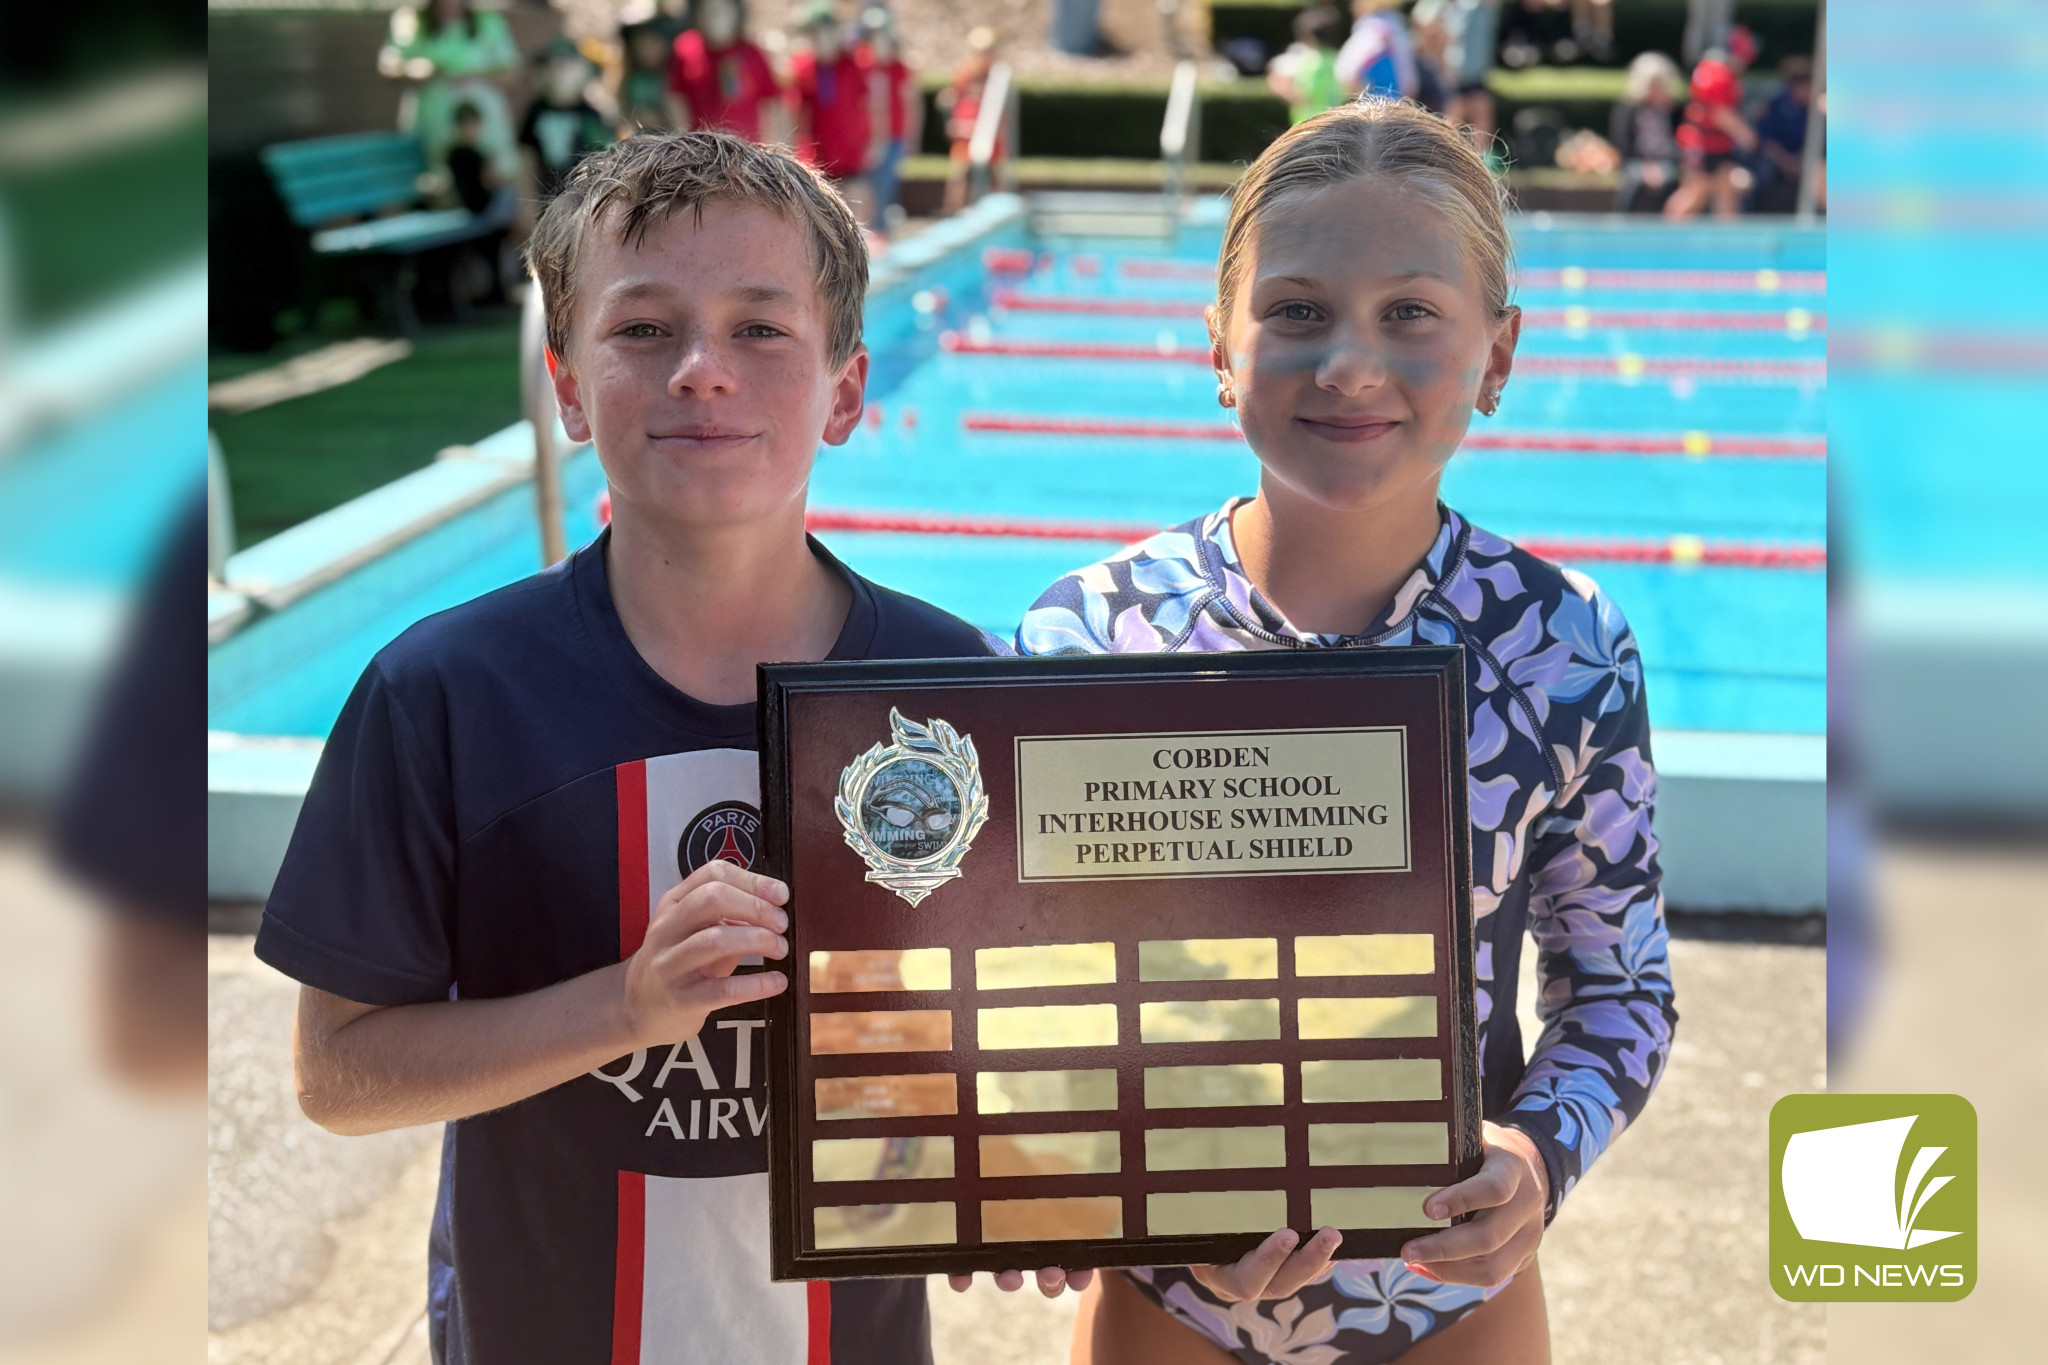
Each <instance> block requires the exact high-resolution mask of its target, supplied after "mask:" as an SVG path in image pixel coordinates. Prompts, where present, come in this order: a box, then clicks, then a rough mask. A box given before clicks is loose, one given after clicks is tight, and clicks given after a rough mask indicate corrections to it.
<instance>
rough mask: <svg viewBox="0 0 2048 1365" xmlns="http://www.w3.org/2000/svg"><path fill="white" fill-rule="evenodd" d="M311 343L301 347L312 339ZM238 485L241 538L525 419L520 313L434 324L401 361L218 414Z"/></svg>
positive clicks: (236, 365)
mask: <svg viewBox="0 0 2048 1365" xmlns="http://www.w3.org/2000/svg"><path fill="white" fill-rule="evenodd" d="M305 349H306V347H305V346H304V345H303V344H302V345H299V346H296V347H294V348H292V350H293V351H301V350H305ZM290 353H291V352H288V351H286V350H285V349H283V348H280V349H279V350H278V351H275V352H272V353H271V354H270V355H268V356H263V357H257V358H256V359H257V361H258V362H259V363H257V364H250V363H248V361H249V359H250V358H249V357H244V356H234V357H219V358H217V359H216V360H215V362H214V364H213V365H212V366H211V367H210V368H211V370H212V377H213V378H214V379H225V378H229V377H231V376H232V375H233V374H235V373H247V372H248V371H249V370H251V369H256V368H260V367H261V365H262V364H275V363H277V362H278V361H281V360H283V359H286V358H288V355H289V354H290ZM211 416H212V423H213V429H214V432H215V434H216V435H218V436H219V437H220V444H221V450H222V452H223V453H224V454H225V455H226V456H227V465H228V479H229V483H230V485H231V486H232V488H233V491H234V500H235V522H236V540H237V541H238V542H239V543H240V544H242V545H253V544H255V543H256V542H257V541H259V540H262V539H263V538H265V537H266V536H272V535H275V534H277V533H278V532H279V531H282V530H284V529H285V528H286V527H289V526H295V525H297V524H298V523H299V522H302V521H304V520H305V519H306V518H308V517H311V516H314V515H316V514H318V513H320V512H324V511H326V510H327V509H328V508H330V507H334V506H337V505H339V504H341V503H344V502H347V501H348V500H349V499H350V498H353V497H357V496H359V495H361V494H363V493H367V492H369V491H370V490H371V489H373V488H375V487H377V486H378V485H379V484H384V483H389V482H390V481H391V480H393V479H395V478H397V477H399V476H400V475H401V474H408V473H411V472H412V471H413V470H415V469H419V468H421V467H423V466H425V465H427V464H429V463H431V462H432V460H433V458H434V454H435V452H436V451H439V450H440V449H442V448H443V447H444V446H451V445H462V444H465V443H467V442H470V441H475V440H480V439H481V438H483V437H485V436H488V435H490V434H491V433H492V432H494V431H497V430H498V429H499V428H501V427H504V426H505V425H507V424H508V423H511V422H516V421H518V420H519V327H518V324H517V323H516V322H514V321H511V320H507V321H504V322H491V323H478V324H475V325H471V326H464V327H442V328H435V329H432V330H430V331H427V332H425V333H423V334H422V335H421V336H419V337H418V338H416V339H415V340H414V342H413V353H412V354H411V355H410V356H407V357H406V358H405V359H404V360H401V361H398V362H397V363H396V364H392V365H386V366H385V367H384V368H382V369H380V370H373V371H371V372H370V373H369V374H366V375H364V376H363V377H362V378H361V379H358V380H355V381H353V382H352V383H348V384H343V385H341V386H340V387H339V388H333V389H328V390H326V391H325V392H322V393H315V394H308V395H307V396H306V397H304V398H294V399H291V400H289V401H287V402H283V403H278V404H274V405H273V406H271V407H267V408H258V409H257V410H256V411H254V412H246V413H241V414H238V415H237V414H229V413H224V412H217V413H214V414H212V415H211Z"/></svg>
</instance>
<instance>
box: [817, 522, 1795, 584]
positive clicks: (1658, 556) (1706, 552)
mask: <svg viewBox="0 0 2048 1365" xmlns="http://www.w3.org/2000/svg"><path fill="white" fill-rule="evenodd" d="M804 525H805V527H806V528H807V529H809V530H812V531H887V532H895V533H898V534H907V535H926V536H976V537H1020V538H1024V539H1030V540H1096V541H1113V542H1115V543H1117V544H1120V545H1124V544H1130V543H1131V542H1133V541H1139V540H1145V539H1147V538H1149V537H1151V536H1152V535H1154V534H1156V533H1157V532H1158V531H1159V529H1160V528H1159V527H1156V526H1139V525H1135V524H1118V523H1113V522H1080V521H1038V520H1031V519H1024V518H1015V517H981V516H960V515H955V514H952V513H946V512H859V511H844V510H834V509H830V508H823V507H814V508H812V509H810V511H808V512H806V513H805V514H804ZM1516 543H1517V544H1518V545H1520V546H1521V547H1522V548H1523V549H1524V550H1527V551H1528V552H1529V553H1530V554H1533V555H1535V556H1536V557H1538V558H1539V559H1550V560H1569V561H1574V562H1578V563H1590V562H1603V563H1620V564H1711V565H1716V566H1733V567H1741V568H1755V569H1823V568H1826V567H1827V562H1828V552H1827V547H1826V546H1824V545H1810V544H1789V545H1785V544H1770V543H1754V542H1749V541H1708V540H1702V539H1701V538H1700V537H1698V536H1685V535H1679V536H1672V537H1669V538H1668V539H1665V540H1640V539H1637V540H1602V539H1595V538H1591V537H1574V538H1568V539H1567V538H1551V539H1546V538H1542V537H1536V538H1531V539H1524V540H1520V541H1517V542H1516Z"/></svg>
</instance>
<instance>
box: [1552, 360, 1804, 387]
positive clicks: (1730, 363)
mask: <svg viewBox="0 0 2048 1365" xmlns="http://www.w3.org/2000/svg"><path fill="white" fill-rule="evenodd" d="M1515 373H1516V374H1593V375H1610V374H1611V375H1620V376H1622V377H1624V378H1634V377H1636V376H1638V375H1645V374H1654V375H1669V376H1673V377H1680V376H1683V377H1688V378H1703V377H1712V378H1716V379H1795V380H1801V381H1807V382H1816V383H1817V382H1821V381H1824V380H1826V378H1827V374H1828V366H1827V362H1826V361H1824V360H1721V359H1717V358H1715V357H1712V356H1635V355H1631V356H1614V355H1590V356H1579V355H1525V356H1517V357H1516V358H1515Z"/></svg>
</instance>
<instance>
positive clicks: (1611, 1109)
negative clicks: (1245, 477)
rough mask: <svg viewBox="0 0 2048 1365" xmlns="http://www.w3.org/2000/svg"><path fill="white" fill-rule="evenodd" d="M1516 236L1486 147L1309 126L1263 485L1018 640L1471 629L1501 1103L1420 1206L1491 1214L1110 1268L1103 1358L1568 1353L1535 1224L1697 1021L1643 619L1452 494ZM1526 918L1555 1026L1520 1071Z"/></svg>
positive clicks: (1448, 138) (1503, 304) (1392, 640)
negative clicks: (1472, 1169) (1461, 507)
mask: <svg viewBox="0 0 2048 1365" xmlns="http://www.w3.org/2000/svg"><path fill="white" fill-rule="evenodd" d="M1508 250H1509V248H1508V233H1507V227H1506V223H1505V221H1504V218H1503V214H1502V207H1501V198H1500V192H1499V190H1498V188H1497V186H1496V185H1495V182H1494V181H1493V180H1492V178H1491V177H1490V176H1489V175H1488V174H1487V171H1486V166H1485V163H1484V162H1482V161H1481V160H1480V158H1479V155H1478V153H1476V152H1475V151H1474V150H1473V149H1472V146H1471V144H1470V143H1469V142H1467V141H1466V140H1465V139H1464V138H1463V137H1462V136H1460V134H1459V133H1458V132H1457V131H1456V130H1454V129H1453V128H1452V127H1451V126H1450V125H1449V124H1447V123H1445V122H1443V121H1442V120H1440V119H1438V118H1436V117H1434V116H1432V115H1430V114H1428V113H1426V112H1424V111H1423V110H1421V109H1418V108H1416V107H1415V106H1413V105H1407V104H1398V103H1394V102H1391V101H1362V102H1359V103H1355V104H1350V105H1346V106H1343V107H1341V108H1338V109H1333V110H1331V111H1329V112H1328V113H1325V114H1322V115H1319V116H1317V117H1316V118H1313V119H1310V120H1309V121H1307V122H1306V123H1302V124H1299V125H1297V126H1296V127H1294V128H1292V129H1290V130H1289V131H1288V132H1287V133H1285V134H1283V135H1282V136H1281V137H1280V139H1279V140H1278V141H1276V142H1275V143H1274V144H1273V145H1272V146H1271V147H1269V148H1268V149H1267V150H1266V152H1265V154H1264V155H1262V156H1261V157H1260V158H1259V159H1258V161H1257V162H1255V163H1254V164H1253V165H1252V167H1251V169H1250V170H1249V171H1248V172H1247V173H1246V175H1245V177H1244V179H1243V180H1242V181H1240V182H1239V184H1238V188H1237V191H1236V195H1235V198H1234V200H1233V202H1232V206H1231V210H1230V218H1229V222H1228V226H1227V227H1226V229H1225V232H1224V237H1223V254H1222V260H1221V262H1220V264H1219V266H1218V270H1217V297H1216V303H1215V306H1214V307H1213V308H1212V309H1211V310H1210V313H1209V330H1210V338H1211V343H1212V354H1213V360H1214V363H1215V367H1216V377H1217V401H1218V402H1220V403H1221V404H1222V405H1223V406H1224V407H1225V408H1228V409H1231V410H1232V411H1233V412H1235V413H1236V415H1237V418H1238V421H1239V422H1240V423H1241V425H1242V426H1243V428H1244V435H1245V439H1246V441H1247V442H1248V443H1249V444H1250V445H1251V448H1252V450H1253V452H1254V453H1255V454H1256V455H1257V456H1258V458H1259V463H1260V465H1261V467H1262V473H1261V477H1260V484H1259V492H1258V496H1257V497H1255V498H1251V499H1248V500H1246V499H1239V500H1235V501H1232V502H1231V503H1229V504H1227V505H1226V506H1224V507H1223V508H1222V509H1221V510H1219V511H1217V512H1213V513H1211V514H1210V515H1208V516H1206V517H1203V518H1201V519H1200V520H1198V521H1192V522H1189V523H1187V524H1186V525H1184V526H1180V527H1176V528H1175V529H1173V530H1170V531H1165V532H1162V533H1160V534H1159V535H1157V536H1154V537H1153V538H1152V539H1150V540H1148V541H1145V542H1143V543H1141V544H1139V545H1136V546H1133V547H1131V548H1129V549H1126V550H1124V551H1123V552H1122V553H1120V554H1117V555H1115V556H1112V557H1111V558H1110V559H1108V560H1105V561H1104V562H1102V563H1100V564H1097V565H1094V566H1092V567H1090V568H1087V569H1083V570H1081V571H1079V572H1078V573H1074V574H1070V575H1068V576H1067V577H1065V578H1063V579H1061V580H1060V581H1059V582H1057V583H1055V584H1054V585H1053V586H1052V587H1051V588H1050V589H1049V590H1048V591H1047V592H1046V593H1045V595H1044V596H1043V597H1041V598H1040V599H1039V600H1038V602H1037V604H1036V605H1035V606H1034V607H1033V608H1032V609H1031V611H1030V612H1028V613H1027V614H1026V616H1025V618H1024V623H1023V626H1022V627H1021V629H1020V630H1019V632H1018V649H1019V651H1020V652H1021V653H1025V654H1056V653H1122V652H1150V651H1159V650H1168V651H1182V650H1186V651H1221V650H1239V649H1359V648H1373V647H1377V646H1385V645H1411V644H1437V645H1447V644H1452V643H1454V642H1455V643H1456V644H1458V645H1459V646H1460V647H1461V648H1462V649H1463V650H1464V651H1465V674H1466V678H1467V687H1468V691H1467V697H1466V711H1467V720H1468V729H1469V736H1470V748H1469V754H1468V759H1469V771H1468V781H1469V791H1470V798H1471V820H1472V888H1473V890H1472V900H1473V906H1472V911H1473V916H1474V920H1475V926H1476V934H1475V937H1476V940H1477V944H1478V948H1477V956H1478V961H1477V963H1476V967H1477V979H1478V996H1479V998H1478V1007H1479V1018H1480V1021H1481V1032H1480V1061H1481V1068H1480V1069H1481V1075H1482V1087H1483V1089H1482V1094H1483V1098H1484V1104H1485V1112H1486V1114H1487V1115H1488V1116H1489V1119H1490V1121H1489V1122H1488V1123H1487V1124H1486V1125H1485V1139H1486V1160H1485V1164H1484V1166H1483V1167H1482V1169H1481V1170H1480V1172H1479V1173H1478V1174H1477V1175H1476V1176H1474V1177H1473V1178H1471V1179H1470V1180H1466V1181H1463V1182H1461V1183H1459V1184H1456V1185H1452V1186H1450V1187H1448V1188H1446V1189H1444V1190H1441V1191H1438V1192H1437V1193H1436V1194H1435V1195H1433V1196H1431V1198H1430V1200H1429V1201H1428V1203H1427V1204H1426V1205H1425V1211H1426V1212H1427V1213H1428V1214H1429V1215H1430V1216H1431V1217H1433V1218H1448V1217H1451V1216H1454V1215H1456V1214H1460V1213H1465V1212H1473V1213H1475V1214H1476V1215H1477V1216H1476V1217H1475V1218H1474V1219H1473V1220H1472V1221H1470V1222H1467V1223H1462V1224H1456V1225H1454V1226H1451V1227H1447V1228H1444V1229H1442V1230H1440V1231H1438V1232H1435V1233H1432V1234H1430V1235H1427V1236H1423V1237H1418V1238H1416V1239H1415V1240H1413V1241H1412V1242H1410V1243H1409V1244H1408V1245H1407V1246H1406V1247H1405V1248H1404V1249H1403V1256H1402V1259H1401V1260H1399V1261H1391V1260H1390V1261H1340V1262H1337V1263H1336V1264H1335V1265H1334V1266H1332V1265H1331V1264H1330V1257H1331V1256H1332V1254H1333V1253H1334V1252H1335V1251H1336V1250H1337V1248H1338V1244H1339V1240H1340V1239H1339V1237H1338V1234H1337V1233H1336V1232H1335V1230H1333V1229H1329V1228H1325V1229H1323V1230H1321V1231H1320V1232H1318V1233H1316V1234H1315V1236H1313V1237H1311V1238H1309V1239H1308V1240H1307V1241H1306V1242H1305V1243H1301V1244H1300V1245H1299V1247H1298V1248H1297V1242H1298V1241H1299V1239H1298V1238H1297V1236H1296V1234H1295V1233H1293V1232H1291V1231H1282V1232H1277V1233H1275V1234H1274V1235H1273V1236H1272V1237H1271V1238H1268V1239H1267V1241H1266V1243H1265V1244H1264V1245H1263V1246H1261V1247H1260V1248H1259V1249H1257V1250H1256V1251H1254V1252H1252V1253H1251V1255H1249V1256H1247V1257H1246V1258H1245V1259H1244V1260H1243V1261H1240V1262H1239V1263H1238V1264H1236V1265H1234V1266H1225V1267H1217V1266H1198V1267H1154V1268H1141V1269H1134V1270H1128V1271H1124V1272H1121V1273H1116V1274H1109V1275H1105V1276H1102V1277H1100V1279H1099V1281H1098V1283H1097V1285H1096V1287H1095V1288H1093V1289H1092V1290H1091V1291H1090V1293H1089V1295H1088V1298H1087V1300H1086V1302H1085V1308H1086V1311H1085V1312H1084V1313H1083V1315H1082V1319H1081V1326H1080V1328H1079V1333H1078V1339H1077V1342H1076V1353H1075V1359H1076V1360H1083V1361H1085V1360H1094V1361H1098V1362H1104V1365H1107V1363H1108V1362H1117V1365H1142V1363H1143V1362H1149V1361H1154V1360H1157V1361H1196V1360H1206V1361H1211V1362H1230V1361H1233V1360H1235V1361H1243V1362H1250V1363H1252V1365H1260V1363H1262V1362H1268V1361H1289V1362H1301V1365H1311V1363H1312V1365H1331V1363H1332V1362H1339V1361H1341V1362H1350V1363H1357V1362H1372V1361H1384V1360H1390V1359H1393V1358H1395V1357H1401V1358H1402V1359H1403V1360H1404V1361H1406V1362H1410V1363H1411V1365H1421V1363H1422V1362H1428V1361H1439V1360H1461V1361H1462V1360H1485V1361H1487V1362H1489V1365H1507V1363H1508V1362H1524V1361H1544V1360H1547V1359H1548V1355H1549V1343H1548V1329H1547V1327H1546V1325H1545V1317H1544V1306H1543V1295H1542V1289H1541V1286H1540V1283H1539V1282H1538V1279H1537V1272H1536V1266H1535V1253H1536V1247H1537V1243H1538V1242H1539V1241H1541V1239H1542V1236H1543V1229H1544V1227H1545V1225H1546V1223H1547V1222H1548V1221H1549V1219H1550V1217H1551V1216H1552V1215H1553V1214H1554V1213H1555V1212H1556V1209H1557V1204H1558V1200H1559V1199H1560V1198H1561V1197H1562V1196H1563V1195H1564V1194H1565V1193H1566V1192H1567V1191H1568V1190H1570V1189H1571V1187H1572V1186H1573V1185H1574V1184H1575V1183H1577V1181H1578V1180H1579V1178H1580V1176H1581V1175H1582V1174H1583V1173H1584V1172H1585V1170H1586V1168H1587V1167H1588V1166H1590V1165H1591V1164H1592V1162H1593V1159H1594V1158H1595V1157H1597V1156H1598V1155H1599V1154H1600V1152H1601V1151H1603V1150H1604V1149H1605V1148H1606V1147H1607V1145H1608V1143H1609V1142H1610V1141H1611V1140H1612V1139H1613V1137H1614V1135H1615V1133H1616V1132H1617V1131H1619V1130H1620V1129H1621V1128H1622V1127H1623V1126H1624V1125H1626V1124H1627V1123H1628V1122H1629V1121H1630V1120H1631V1119H1632V1118H1634V1116H1635V1115H1636V1114H1637V1113H1638V1112H1639V1111H1640V1110H1641V1108H1642V1106H1643V1103H1644V1101H1645V1100H1647V1099H1648V1098H1649V1094H1650V1090H1651V1088H1652V1087H1653V1086H1654V1085H1655V1083H1656V1080H1657V1078H1658V1076H1659V1074H1660V1073H1661V1072H1662V1070H1663V1066H1664V1060H1665V1057H1666V1055H1667V1053H1668V1051H1669V1048H1670V1045H1671V1033H1672V1027H1673V1025H1674V1023H1675V1021H1676V1015H1675V1014H1674V1012H1673V1010H1672V1006H1671V1001H1672V992H1671V978H1670V971H1669V967H1668V963H1667V960H1666V953H1665V933H1664V920H1663V908H1662V900H1661V897H1660V895H1659V891H1658V882H1659V875H1660V874H1659V872H1658V867H1657V841H1656V837H1655V835H1654V834H1653V833H1652V831H1651V828H1650V812H1651V806H1652V804H1653V802H1654V799H1655V794H1656V776H1655V773H1654V772H1653V770H1652V769H1651V766H1650V758H1649V736H1650V729H1649V719H1648V715H1647V712H1646V711H1645V708H1644V701H1643V685H1642V663H1641V659H1640V657H1639V656H1638V654H1637V651H1636V645H1635V640H1634V638H1633V636H1631V635H1630V633H1629V630H1628V626H1627V624H1626V623H1625V622H1624V621H1623V620H1622V618H1621V614H1620V613H1619V612H1618V611H1616V610H1615V608H1614V606H1613V605H1612V604H1611V603H1609V602H1608V601H1607V599H1606V598H1605V597H1603V596H1602V595H1601V593H1600V591H1599V589H1598V588H1597V587H1596V586H1595V585H1594V584H1593V582H1592V580H1590V579H1588V578H1586V577H1585V576H1584V575H1583V574H1580V573H1576V572H1574V571H1572V570H1570V569H1560V568H1558V567H1557V566H1556V565H1553V564H1548V563H1545V562H1544V561H1542V560H1540V559H1537V558H1535V557H1534V556H1532V555H1529V554H1527V553H1525V552H1524V551H1521V550H1518V549H1516V548H1515V547H1514V546H1513V545H1511V544H1509V543H1508V542H1507V541H1505V540H1502V539H1501V538H1500V537H1498V536H1495V535H1491V534H1489V533H1488V532H1486V531H1482V530H1480V529H1479V528H1478V527H1476V526H1473V525H1471V524H1470V523H1468V522H1466V521H1465V520H1464V518H1462V517H1460V516H1459V515H1458V514H1457V513H1456V512H1453V511H1451V510H1450V509H1449V508H1446V507H1444V506H1443V505H1442V504H1441V503H1439V502H1438V501H1437V484H1438V481H1439V480H1440V478H1441V477H1442V474H1443V467H1444V464H1445V462H1446V461H1448V460H1449V459H1450V457H1451V455H1452V453H1453V452H1454V451H1456V450H1457V448H1458V443H1459V442H1460V441H1461V440H1462V439H1463V438H1464V435H1465V429H1466V426H1467V424H1468V423H1469V422H1470V420H1471V413H1472V409H1473V408H1474V407H1477V408H1478V409H1479V411H1480V412H1482V413H1486V414H1489V415H1491V414H1492V413H1493V412H1494V410H1495V409H1496V408H1497V406H1498V405H1499V402H1500V391H1501V387H1502V385H1503V384H1505V383H1506V382H1507V378H1508V371H1509V368H1510V366H1511V364H1512V362H1513V360H1514V350H1515V343H1516V340H1517V338H1518V336H1519V333H1520V330H1521V315H1520V312H1519V310H1517V309H1516V308H1514V307H1512V306H1511V305H1510V304H1509V303H1508V299H1507V291H1508V274H1509V263H1508ZM1280 720H1281V721H1283V722H1284V718H1280ZM1525 928H1526V929H1527V931H1528V932H1529V934H1530V935H1531V936H1532V937H1533V938H1534V939H1535V942H1536V950H1537V953H1538V958H1537V978H1538V981H1539V983H1540V984H1539V991H1540V994H1539V998H1538V1000H1537V1002H1536V1008H1537V1013H1538V1014H1539V1015H1540V1016H1541V1017H1542V1019H1543V1020H1544V1028H1543V1034H1542V1037H1541V1038H1540V1039H1539V1040H1538V1041H1537V1044H1536V1048H1535V1051H1534V1053H1533V1055H1531V1056H1530V1057H1529V1058H1528V1061H1527V1063H1526V1065H1525V1064H1524V1061H1523V1046H1522V1038H1521V1035H1520V1032H1519V1030H1518V1028H1517V1026H1516V1022H1515V999H1514V997H1515V986H1516V971H1517V964H1518V960H1519V958H1520V955H1521V952H1522V935H1523V932H1524V930H1525ZM1404 1262H1405V1264H1404ZM1162 1308H1163V1309H1164V1310H1165V1311H1163V1312H1162V1311H1161V1309H1162Z"/></svg>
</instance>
